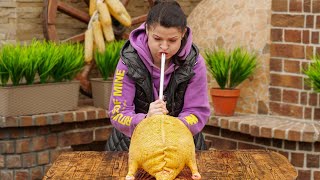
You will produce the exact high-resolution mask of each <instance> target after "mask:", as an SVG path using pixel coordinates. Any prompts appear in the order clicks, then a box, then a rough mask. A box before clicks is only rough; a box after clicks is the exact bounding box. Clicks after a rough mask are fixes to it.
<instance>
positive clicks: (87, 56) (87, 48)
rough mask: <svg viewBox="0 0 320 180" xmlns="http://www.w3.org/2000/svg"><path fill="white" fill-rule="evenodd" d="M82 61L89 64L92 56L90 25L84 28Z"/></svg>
mask: <svg viewBox="0 0 320 180" xmlns="http://www.w3.org/2000/svg"><path fill="white" fill-rule="evenodd" d="M84 38H85V39H84V61H85V62H86V63H87V64H90V63H91V61H92V56H93V32H92V27H90V28H89V29H87V30H86V32H85V35H84Z"/></svg>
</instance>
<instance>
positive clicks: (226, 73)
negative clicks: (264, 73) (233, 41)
mask: <svg viewBox="0 0 320 180" xmlns="http://www.w3.org/2000/svg"><path fill="white" fill-rule="evenodd" d="M205 61H206V64H207V67H208V70H209V72H210V73H211V75H212V76H213V78H214V79H215V80H216V81H217V83H218V85H219V87H220V88H221V89H234V88H236V87H237V86H238V85H239V84H241V83H242V82H243V81H244V80H246V79H247V78H248V77H249V76H250V75H251V74H253V72H254V70H255V68H256V66H257V56H256V55H255V54H253V53H249V52H247V51H246V50H244V49H242V48H235V49H233V50H231V52H229V53H228V52H226V51H225V50H224V49H214V50H212V51H206V52H205Z"/></svg>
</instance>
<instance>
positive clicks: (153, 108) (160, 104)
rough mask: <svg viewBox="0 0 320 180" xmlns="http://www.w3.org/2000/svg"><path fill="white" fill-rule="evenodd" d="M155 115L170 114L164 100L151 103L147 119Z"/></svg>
mask: <svg viewBox="0 0 320 180" xmlns="http://www.w3.org/2000/svg"><path fill="white" fill-rule="evenodd" d="M155 114H168V110H167V107H166V103H165V102H164V101H163V100H156V101H154V102H152V103H150V106H149V111H148V114H147V117H151V116H153V115H155Z"/></svg>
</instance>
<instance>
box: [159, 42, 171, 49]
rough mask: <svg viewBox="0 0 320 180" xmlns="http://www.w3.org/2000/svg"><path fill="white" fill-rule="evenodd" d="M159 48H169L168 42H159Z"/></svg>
mask: <svg viewBox="0 0 320 180" xmlns="http://www.w3.org/2000/svg"><path fill="white" fill-rule="evenodd" d="M160 48H161V49H162V50H167V49H168V48H169V46H168V43H167V42H165V41H163V42H162V43H161V44H160Z"/></svg>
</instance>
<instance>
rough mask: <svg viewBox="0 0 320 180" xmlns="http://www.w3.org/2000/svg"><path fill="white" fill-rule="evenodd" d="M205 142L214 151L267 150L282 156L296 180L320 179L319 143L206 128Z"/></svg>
mask: <svg viewBox="0 0 320 180" xmlns="http://www.w3.org/2000/svg"><path fill="white" fill-rule="evenodd" d="M204 132H205V135H206V140H207V141H208V142H209V143H211V148H214V149H221V150H222V149H230V150H234V149H267V150H271V151H275V152H278V153H280V154H282V155H284V156H285V157H286V158H287V159H288V160H289V162H290V163H291V164H292V165H293V166H295V168H296V170H297V171H298V178H297V179H298V180H307V179H310V180H311V179H320V159H319V157H320V156H319V153H320V143H319V142H313V143H309V142H297V141H288V140H281V139H273V138H262V137H254V136H251V135H247V134H243V133H240V132H234V131H230V130H227V129H222V128H218V127H212V126H206V127H205V129H204Z"/></svg>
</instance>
